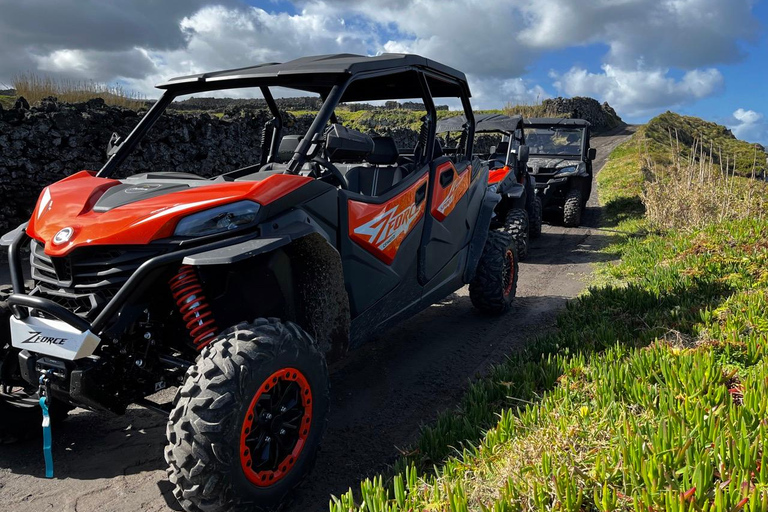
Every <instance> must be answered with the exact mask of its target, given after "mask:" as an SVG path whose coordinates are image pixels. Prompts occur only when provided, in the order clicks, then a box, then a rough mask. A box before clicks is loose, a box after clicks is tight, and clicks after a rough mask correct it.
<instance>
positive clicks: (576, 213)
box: [563, 189, 582, 227]
mask: <svg viewBox="0 0 768 512" xmlns="http://www.w3.org/2000/svg"><path fill="white" fill-rule="evenodd" d="M581 209H582V206H581V191H580V190H576V189H573V190H570V191H569V192H568V194H567V195H566V196H565V205H564V206H563V224H564V225H565V226H568V227H576V226H578V225H579V224H581Z"/></svg>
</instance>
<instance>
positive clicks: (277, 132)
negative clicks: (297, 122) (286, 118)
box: [260, 86, 283, 163]
mask: <svg viewBox="0 0 768 512" xmlns="http://www.w3.org/2000/svg"><path fill="white" fill-rule="evenodd" d="M260 89H261V95H262V96H264V101H265V102H266V103H267V107H268V108H269V111H270V112H271V113H272V140H271V141H270V142H269V154H268V155H267V161H266V162H265V163H269V162H273V161H274V159H275V155H277V150H278V147H279V146H280V138H281V137H282V135H283V116H281V115H280V109H279V108H278V106H277V103H276V102H275V99H274V98H273V97H272V91H270V90H269V87H266V86H262V87H260ZM262 159H263V157H262Z"/></svg>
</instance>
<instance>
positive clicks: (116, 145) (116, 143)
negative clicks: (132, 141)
mask: <svg viewBox="0 0 768 512" xmlns="http://www.w3.org/2000/svg"><path fill="white" fill-rule="evenodd" d="M122 143H123V138H122V137H120V136H119V135H118V134H117V133H115V132H112V136H111V137H110V138H109V142H107V158H111V157H112V155H114V154H115V153H117V150H118V149H120V145H121V144H122Z"/></svg>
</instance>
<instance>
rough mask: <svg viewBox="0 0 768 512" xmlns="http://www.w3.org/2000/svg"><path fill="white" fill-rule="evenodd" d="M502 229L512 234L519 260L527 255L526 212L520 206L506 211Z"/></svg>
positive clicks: (527, 226) (527, 227)
mask: <svg viewBox="0 0 768 512" xmlns="http://www.w3.org/2000/svg"><path fill="white" fill-rule="evenodd" d="M503 229H504V230H505V231H506V232H507V233H509V234H510V235H512V238H513V239H514V240H515V244H516V245H517V257H518V258H519V259H520V261H522V260H524V259H526V258H527V257H528V229H529V225H528V213H527V212H526V211H525V210H523V209H522V208H512V209H511V210H510V211H509V212H508V213H507V218H506V222H505V223H504V227H503Z"/></svg>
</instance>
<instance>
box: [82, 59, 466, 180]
mask: <svg viewBox="0 0 768 512" xmlns="http://www.w3.org/2000/svg"><path fill="white" fill-rule="evenodd" d="M406 71H414V72H415V73H416V74H417V77H418V80H419V84H420V88H421V92H422V100H423V101H424V106H425V108H426V110H427V116H426V123H427V128H428V130H429V132H428V134H429V137H428V139H427V141H428V143H427V147H425V148H423V152H424V153H423V155H422V157H424V156H425V155H433V154H434V147H435V136H436V128H437V111H436V108H435V104H434V101H433V98H432V94H431V91H430V87H429V83H428V78H433V79H436V80H441V81H444V82H448V83H451V84H454V85H456V86H457V87H458V90H459V91H460V95H459V96H458V97H459V98H460V99H461V104H462V108H463V109H464V116H465V118H466V120H467V143H466V148H465V149H466V158H467V159H470V160H471V159H472V150H473V144H474V135H475V118H474V114H473V112H472V105H471V104H470V102H469V88H468V87H467V84H466V82H463V81H461V80H458V79H456V78H455V77H452V76H449V75H446V74H443V73H440V72H438V71H435V70H433V69H425V68H422V67H419V66H402V67H397V68H390V69H384V70H376V71H366V72H360V73H354V74H349V73H346V74H339V75H338V77H339V79H337V80H336V82H335V83H333V84H332V85H330V84H329V91H328V94H327V95H322V94H321V97H322V98H323V104H322V106H321V107H320V110H319V111H318V113H317V115H316V116H315V119H314V120H313V121H312V124H311V125H310V127H309V129H308V130H307V133H306V134H305V137H304V138H303V139H302V140H301V141H300V142H299V145H298V147H297V148H296V152H295V153H294V155H293V157H292V158H291V160H290V162H289V163H288V169H287V170H286V171H285V172H286V173H289V174H296V173H298V172H299V170H300V169H301V168H302V166H303V165H304V163H305V162H306V161H307V155H308V154H309V153H310V150H311V149H312V148H313V146H315V145H317V144H320V143H321V142H322V139H323V131H324V128H325V126H326V125H327V124H328V122H329V121H331V120H336V112H335V110H336V107H337V106H338V104H339V103H341V102H342V100H343V97H344V93H345V91H346V90H347V88H348V87H349V86H350V84H352V83H353V82H355V81H358V80H366V79H373V78H379V77H381V78H383V77H386V76H389V75H396V74H401V73H404V72H406ZM265 82H266V83H265ZM295 85H296V86H298V85H300V84H299V83H296V84H295ZM249 87H251V88H256V87H258V88H259V89H260V91H261V93H262V95H263V97H264V100H265V102H266V104H267V107H268V109H269V111H270V113H271V114H272V116H273V117H272V120H271V123H272V134H271V140H270V141H269V142H270V145H269V150H270V151H269V155H268V156H267V162H272V161H274V158H275V156H276V154H277V150H278V146H279V143H280V139H281V135H282V116H281V114H280V109H279V108H278V106H277V103H276V102H275V99H274V97H273V96H272V92H271V90H270V87H287V88H291V84H290V82H289V81H286V82H285V83H282V82H279V81H277V80H275V79H273V78H272V79H270V78H252V79H232V80H221V81H216V82H204V81H200V82H196V83H195V82H193V83H185V84H180V85H178V86H174V87H173V88H168V89H166V91H165V92H164V93H163V95H162V96H161V97H160V99H159V100H158V101H157V102H155V104H154V105H152V107H150V109H149V110H148V111H147V113H146V114H145V115H144V117H143V118H142V119H141V121H139V123H138V124H137V125H136V126H135V127H134V129H133V130H132V131H131V133H130V134H128V136H127V137H126V138H125V140H124V141H123V142H122V143H120V145H119V146H118V148H117V150H116V151H115V152H114V153H113V154H112V156H111V157H110V158H109V159H108V160H107V162H106V163H105V164H104V166H103V167H102V168H101V169H100V170H99V172H98V173H97V174H96V176H98V177H101V178H107V177H110V176H111V175H112V174H113V173H114V172H115V171H116V170H117V168H118V167H119V166H120V165H121V164H122V163H123V162H124V161H125V159H126V158H127V157H128V156H129V155H130V153H131V152H132V151H133V150H134V149H135V148H136V147H137V146H138V144H139V143H140V142H141V140H143V138H144V137H145V136H146V134H147V133H148V132H149V131H150V130H151V129H152V127H153V126H154V125H155V123H156V122H157V120H158V119H159V118H160V116H161V115H162V114H163V112H165V110H166V109H167V108H168V107H169V106H170V104H171V103H172V102H173V100H174V99H175V98H177V97H179V96H184V95H187V94H194V93H200V92H208V91H214V90H226V89H243V88H249ZM294 88H296V89H300V87H295V86H294ZM393 96H395V97H392V98H389V99H393V100H396V99H404V98H400V97H398V96H399V95H397V94H393ZM361 101H364V100H361ZM414 156H415V157H418V155H414ZM263 160H264V159H263V157H262V161H263ZM427 160H429V159H427Z"/></svg>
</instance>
